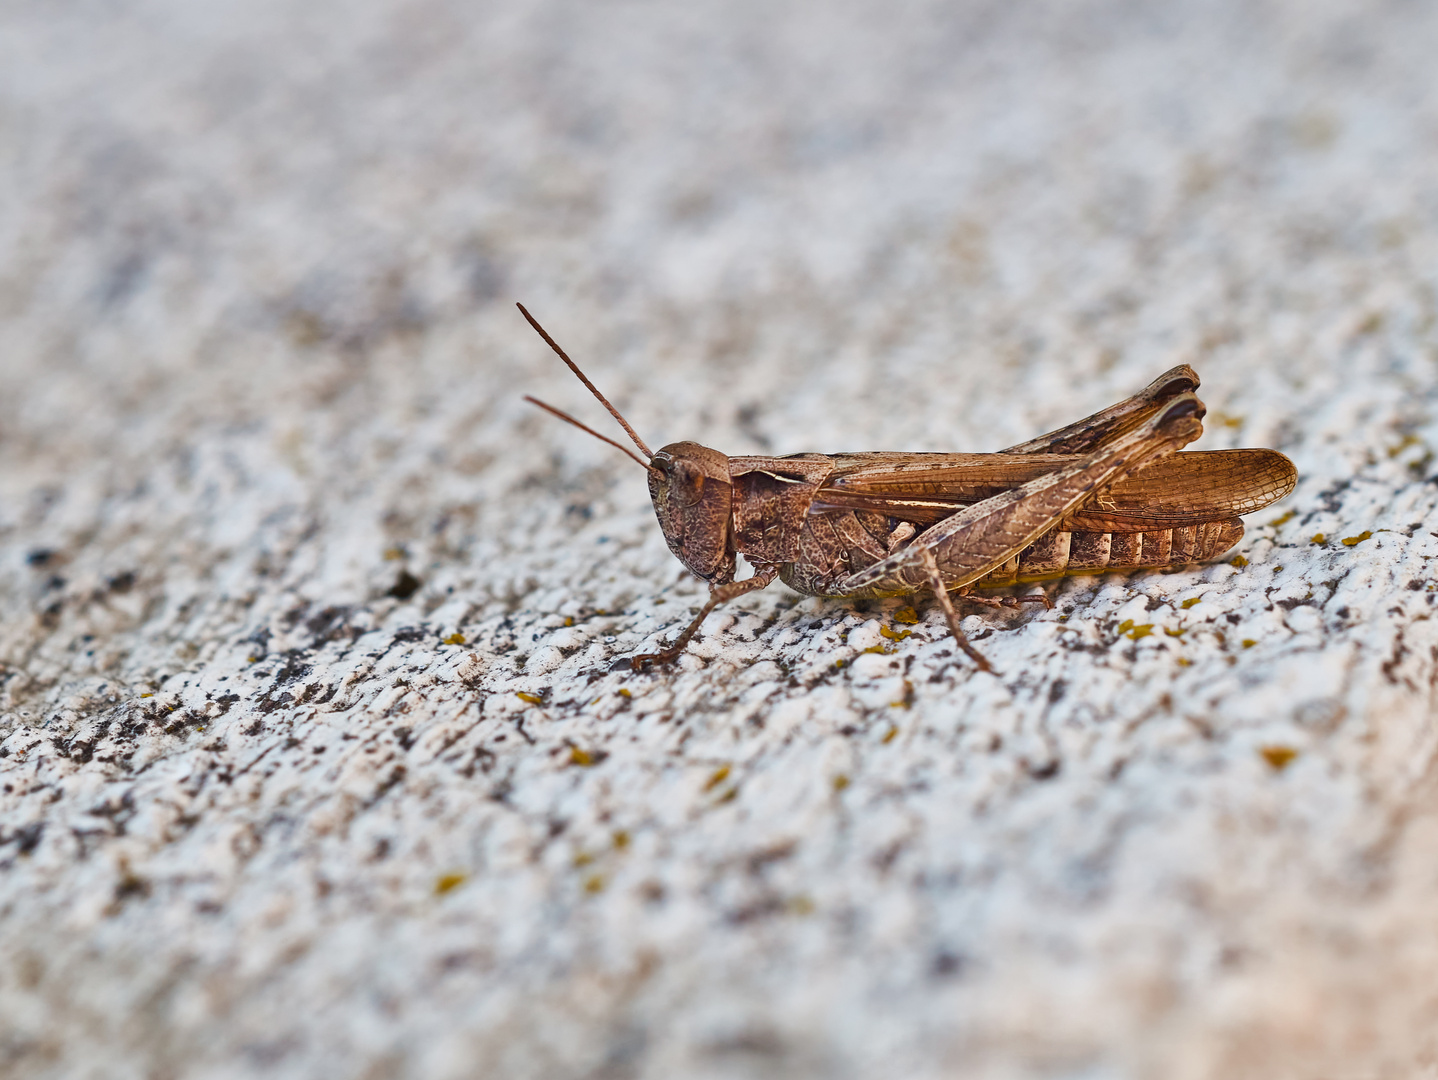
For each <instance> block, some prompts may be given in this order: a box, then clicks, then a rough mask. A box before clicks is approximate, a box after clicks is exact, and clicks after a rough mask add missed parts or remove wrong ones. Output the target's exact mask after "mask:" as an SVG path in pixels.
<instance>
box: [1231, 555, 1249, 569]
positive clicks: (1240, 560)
mask: <svg viewBox="0 0 1438 1080" xmlns="http://www.w3.org/2000/svg"><path fill="white" fill-rule="evenodd" d="M1228 562H1229V565H1230V566H1236V567H1238V568H1239V569H1240V570H1242V569H1243V568H1244V567H1245V566H1247V565H1248V560H1247V559H1245V558H1244V557H1243V556H1242V555H1235V556H1234V557H1233V558H1231V559H1229V560H1228Z"/></svg>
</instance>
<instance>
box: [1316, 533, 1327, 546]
mask: <svg viewBox="0 0 1438 1080" xmlns="http://www.w3.org/2000/svg"><path fill="white" fill-rule="evenodd" d="M1313 542H1314V543H1315V544H1324V543H1327V542H1328V537H1327V536H1325V535H1324V534H1323V533H1314V534H1313Z"/></svg>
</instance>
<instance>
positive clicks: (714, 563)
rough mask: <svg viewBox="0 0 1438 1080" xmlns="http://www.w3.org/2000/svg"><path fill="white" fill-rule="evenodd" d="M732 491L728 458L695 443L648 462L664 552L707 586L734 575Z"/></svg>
mask: <svg viewBox="0 0 1438 1080" xmlns="http://www.w3.org/2000/svg"><path fill="white" fill-rule="evenodd" d="M731 490H732V489H731V488H730V484H729V459H728V458H727V457H726V456H725V455H723V454H721V453H720V452H719V451H718V450H711V449H709V447H707V446H700V445H699V444H698V443H692V442H677V443H670V444H669V445H668V446H666V447H664V448H663V449H662V450H660V451H659V452H658V453H657V454H655V455H654V457H653V459H652V460H651V461H650V463H649V497H650V498H651V499H653V500H654V514H655V516H656V517H658V518H659V527H660V528H661V529H662V530H663V531H664V539H665V540H666V541H667V542H668V544H669V550H670V551H672V552H674V554H675V556H677V557H678V559H679V561H680V562H682V563H683V564H684V565H685V566H687V567H688V568H689V569H690V570H691V571H692V572H693V573H695V574H697V575H698V576H699V577H701V578H704V579H705V580H706V581H715V580H716V579H717V581H718V582H720V583H722V582H723V581H728V580H729V579H730V578H732V577H733V574H734V553H733V552H732V551H731V550H730V549H729V509H730V494H731Z"/></svg>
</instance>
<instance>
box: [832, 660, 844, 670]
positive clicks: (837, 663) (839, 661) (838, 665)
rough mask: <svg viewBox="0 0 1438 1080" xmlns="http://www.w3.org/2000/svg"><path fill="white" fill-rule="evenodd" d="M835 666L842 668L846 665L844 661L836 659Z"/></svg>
mask: <svg viewBox="0 0 1438 1080" xmlns="http://www.w3.org/2000/svg"><path fill="white" fill-rule="evenodd" d="M834 666H835V667H836V668H841V667H843V666H844V661H842V660H835V661H834Z"/></svg>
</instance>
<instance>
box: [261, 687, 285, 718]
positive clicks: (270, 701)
mask: <svg viewBox="0 0 1438 1080" xmlns="http://www.w3.org/2000/svg"><path fill="white" fill-rule="evenodd" d="M294 700H295V695H294V694H291V693H290V692H289V691H288V690H286V691H285V692H284V693H283V694H281V695H280V696H279V697H271V696H270V695H269V694H266V695H265V697H264V700H263V701H261V702H260V703H259V704H258V705H257V706H256V708H258V709H259V710H260V712H262V713H265V714H269V713H272V712H274V711H275V710H276V709H283V708H284V707H285V706H286V705H292V704H294Z"/></svg>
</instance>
